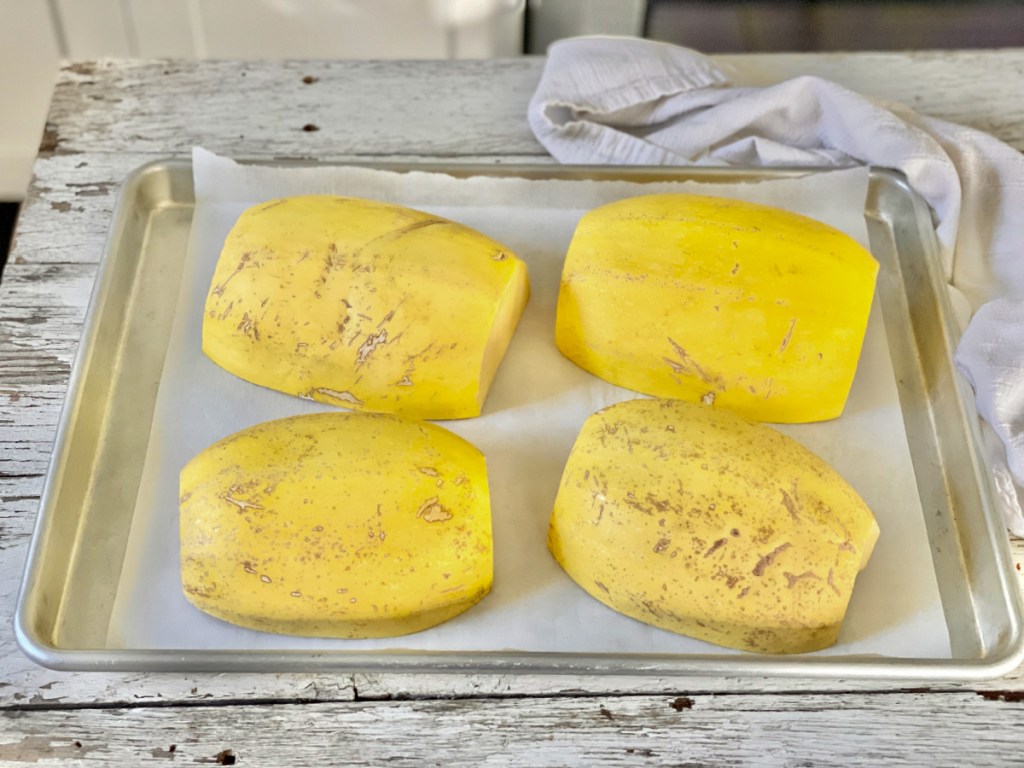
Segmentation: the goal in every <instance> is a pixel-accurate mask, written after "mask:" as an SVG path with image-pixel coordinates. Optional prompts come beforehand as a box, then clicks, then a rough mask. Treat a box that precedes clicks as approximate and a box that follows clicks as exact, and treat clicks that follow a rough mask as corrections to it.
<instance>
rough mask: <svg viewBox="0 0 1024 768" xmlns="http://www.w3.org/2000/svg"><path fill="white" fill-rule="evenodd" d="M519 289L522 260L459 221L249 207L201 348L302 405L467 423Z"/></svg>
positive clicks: (358, 203)
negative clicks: (300, 400)
mask: <svg viewBox="0 0 1024 768" xmlns="http://www.w3.org/2000/svg"><path fill="white" fill-rule="evenodd" d="M528 295H529V283H528V279H527V273H526V265H525V264H523V262H522V261H520V260H519V259H518V258H516V256H515V255H514V254H513V253H512V252H511V251H510V250H508V249H507V248H505V247H504V246H502V245H501V244H500V243H497V242H495V241H494V240H491V239H490V238H488V237H485V236H484V235H482V234H480V233H479V232H476V231H475V230H472V229H470V228H468V227H465V226H463V225H461V224H458V223H456V222H453V221H448V220H447V219H442V218H440V217H437V216H432V215H430V214H427V213H423V212H422V211H416V210H413V209H410V208H404V207H401V206H397V205H391V204H388V203H382V202H377V201H373V200H363V199H357V198H349V197H335V196H330V195H307V196H301V197H291V198H283V199H280V200H273V201H271V202H268V203H263V204H261V205H258V206H255V207H253V208H250V209H249V210H247V211H246V212H245V213H243V214H242V216H241V217H240V218H239V219H238V221H237V222H236V224H235V225H234V227H233V228H232V230H231V232H230V233H229V234H228V236H227V239H226V241H225V243H224V248H223V251H222V252H221V255H220V259H219V261H218V262H217V268H216V272H215V274H214V277H213V281H212V283H211V285H210V291H209V294H208V295H207V300H206V307H205V315H204V320H203V351H204V352H205V353H206V354H207V356H209V357H210V359H212V360H213V361H214V362H215V363H217V364H218V365H220V366H221V367H223V368H225V369H226V370H228V371H230V372H231V373H233V374H235V375H236V376H239V377H241V378H243V379H246V380H247V381H251V382H254V383H256V384H260V385H262V386H265V387H269V388H271V389H276V390H279V391H281V392H287V393H288V394H292V395H297V396H299V397H304V398H309V399H313V400H318V401H320V402H324V403H331V404H333V405H338V406H342V407H345V408H351V409H358V410H368V411H377V412H386V413H399V414H403V415H407V416H412V417H416V418H428V419H457V418H466V417H472V416H477V415H479V414H480V411H481V408H482V406H483V402H484V399H485V398H486V397H487V390H488V388H489V387H490V385H491V381H492V379H493V378H494V375H495V373H496V371H497V369H498V364H499V363H500V362H501V359H502V357H503V356H504V354H505V350H506V349H507V347H508V344H509V342H510V340H511V338H512V334H513V333H514V331H515V327H516V324H517V322H518V320H519V317H520V315H521V314H522V311H523V308H524V307H525V305H526V302H527V298H528Z"/></svg>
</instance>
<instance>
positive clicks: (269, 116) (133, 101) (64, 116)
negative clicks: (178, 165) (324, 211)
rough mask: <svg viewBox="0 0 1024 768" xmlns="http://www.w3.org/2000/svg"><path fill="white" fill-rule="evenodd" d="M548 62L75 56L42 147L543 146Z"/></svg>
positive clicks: (303, 153)
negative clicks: (543, 77) (535, 128)
mask: <svg viewBox="0 0 1024 768" xmlns="http://www.w3.org/2000/svg"><path fill="white" fill-rule="evenodd" d="M540 67H541V62H540V61H539V60H537V59H514V60H508V61H499V62H495V61H490V62H481V61H459V62H449V61H443V62H436V61H435V62H430V61H405V62H401V61H396V62H381V61H363V62H338V61H334V62H326V61H320V62H276V63H273V64H271V63H267V62H262V63H245V62H215V61H206V62H188V63H185V62H159V61H158V62H145V61H143V62H131V61H100V62H87V63H75V64H70V65H68V66H66V67H65V68H64V69H63V70H62V71H61V73H60V76H59V77H58V80H57V85H56V89H55V92H54V99H53V107H52V110H51V113H50V117H49V123H48V126H47V133H46V136H45V138H44V143H43V150H44V151H47V152H49V151H53V152H58V153H75V152H83V151H85V152H97V151H102V152H113V153H116V152H119V151H130V152H147V153H151V154H168V153H172V154H184V153H187V152H188V151H189V150H190V149H191V147H192V145H193V144H201V145H203V146H206V147H207V148H208V149H211V150H213V151H217V152H224V153H227V154H242V155H248V154H257V155H259V156H261V157H267V156H273V155H282V156H286V157H306V158H311V159H319V160H324V159H331V158H336V157H338V156H340V155H342V154H374V155H389V154H403V155H404V154H409V153H410V149H413V151H415V152H416V153H418V154H422V155H435V156H440V157H444V156H465V155H493V156H507V155H513V154H524V155H542V154H545V152H544V150H543V149H542V148H541V146H540V145H539V144H538V143H537V141H536V140H535V139H534V138H533V134H532V133H531V132H530V129H529V127H528V125H527V123H526V105H527V103H528V102H529V99H530V96H532V94H533V90H534V88H535V86H536V82H537V78H538V77H539V74H540ZM306 77H311V78H316V82H313V83H309V84H307V83H305V82H304V78H306ZM442 84H443V85H442ZM442 89H443V93H442ZM382 94H387V95H388V97H387V98H381V95H382ZM243 105H259V108H258V109H251V108H246V107H245V106H243Z"/></svg>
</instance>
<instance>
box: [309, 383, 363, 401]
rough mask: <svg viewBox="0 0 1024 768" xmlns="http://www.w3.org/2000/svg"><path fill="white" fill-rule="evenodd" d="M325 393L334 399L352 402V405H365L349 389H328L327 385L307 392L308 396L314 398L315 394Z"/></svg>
mask: <svg viewBox="0 0 1024 768" xmlns="http://www.w3.org/2000/svg"><path fill="white" fill-rule="evenodd" d="M314 393H315V394H318V395H323V396H324V397H329V398H331V399H333V400H340V401H341V402H343V403H350V404H351V405H363V401H362V400H360V399H359V398H358V397H356V396H355V395H353V394H352V393H351V392H349V391H348V390H346V391H344V392H338V391H337V390H335V389H328V388H327V387H317V388H316V389H313V390H310V391H309V392H308V393H307V398H308V399H312V398H313V394H314Z"/></svg>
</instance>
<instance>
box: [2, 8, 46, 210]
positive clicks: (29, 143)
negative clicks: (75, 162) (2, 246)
mask: <svg viewBox="0 0 1024 768" xmlns="http://www.w3.org/2000/svg"><path fill="white" fill-rule="evenodd" d="M58 57H59V52H58V49H57V40H56V37H55V35H54V33H53V30H52V28H51V26H50V14H49V9H48V7H47V4H46V3H45V2H41V1H40V0H0V200H20V199H21V198H22V197H24V194H25V188H26V187H27V186H28V181H29V178H31V174H32V163H33V161H34V159H35V156H36V150H37V149H38V148H39V140H40V137H41V136H42V133H43V124H44V122H45V121H46V111H47V108H48V107H49V104H50V91H51V89H52V87H53V78H54V76H55V75H56V72H57V62H58Z"/></svg>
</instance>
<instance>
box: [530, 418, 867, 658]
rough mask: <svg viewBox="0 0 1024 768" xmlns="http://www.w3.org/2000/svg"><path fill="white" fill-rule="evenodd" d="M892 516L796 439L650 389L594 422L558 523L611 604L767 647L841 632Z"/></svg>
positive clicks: (786, 649)
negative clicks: (883, 519) (884, 518)
mask: <svg viewBox="0 0 1024 768" xmlns="http://www.w3.org/2000/svg"><path fill="white" fill-rule="evenodd" d="M877 538H878V525H877V523H876V522H875V519H874V516H873V515H872V513H871V511H870V510H869V509H868V507H867V506H866V505H865V504H864V502H863V501H862V500H861V498H860V497H859V496H858V495H857V493H856V492H855V491H854V490H853V489H852V488H851V487H850V486H849V485H848V484H847V483H846V482H845V481H844V480H843V478H842V477H840V476H839V474H837V473H836V472H835V471H834V470H833V469H831V468H830V467H829V466H828V464H826V463H825V462H824V461H823V460H822V459H820V458H819V457H817V456H816V455H814V454H813V453H811V452H810V451H808V450H807V449H805V448H803V447H802V446H801V445H800V444H798V443H797V442H796V441H794V440H792V439H790V438H788V437H786V436H784V435H782V434H781V433H779V432H777V431H775V430H773V429H771V428H769V427H767V426H764V425H760V424H752V423H750V422H747V421H745V420H743V419H741V418H740V417H738V416H735V415H733V414H730V413H727V412H724V411H719V410H716V409H712V408H708V407H706V406H702V405H699V404H691V403H686V402H682V401H678V400H657V399H640V400H632V401H627V402H623V403H619V404H617V405H614V406H611V407H609V408H606V409H604V410H602V411H598V412H597V413H595V414H593V415H592V416H591V417H590V418H589V419H588V420H587V421H586V422H585V424H584V426H583V429H582V431H581V432H580V434H579V437H578V438H577V440H576V443H575V445H574V447H573V449H572V453H571V455H570V457H569V461H568V463H567V465H566V468H565V472H564V474H563V477H562V482H561V485H560V487H559V491H558V496H557V498H556V501H555V506H554V511H553V513H552V516H551V523H550V528H549V535H548V546H549V548H550V550H551V552H552V554H553V555H554V557H555V559H556V560H557V561H558V563H559V564H560V565H561V566H562V568H563V569H565V571H566V572H567V573H568V574H569V576H570V577H572V579H573V580H574V581H575V582H576V583H577V584H579V585H580V586H581V587H582V588H583V589H584V590H586V591H587V592H588V593H589V594H590V595H592V596H593V597H595V598H597V599H598V600H600V601H601V602H602V603H604V604H605V605H608V606H610V607H611V608H613V609H615V610H616V611H619V612H620V613H623V614H625V615H627V616H631V617H633V618H634V619H638V620H640V621H643V622H646V623H648V624H653V625H654V626H657V627H662V628H663V629H668V630H671V631H673V632H677V633H680V634H684V635H689V636H691V637H695V638H698V639H701V640H707V641H709V642H712V643H717V644H719V645H723V646H727V647H730V648H738V649H742V650H746V651H755V652H760V653H801V652H805V651H814V650H819V649H821V648H825V647H827V646H830V645H832V644H834V643H835V642H836V638H837V636H838V633H839V629H840V625H841V623H842V621H843V618H844V616H845V614H846V609H847V605H848V603H849V600H850V596H851V594H852V592H853V587H854V580H855V579H856V577H857V573H858V572H859V571H860V570H861V569H862V568H863V567H864V566H865V565H866V564H867V561H868V558H869V557H870V556H871V552H872V549H873V548H874V545H875V542H876V540H877Z"/></svg>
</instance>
